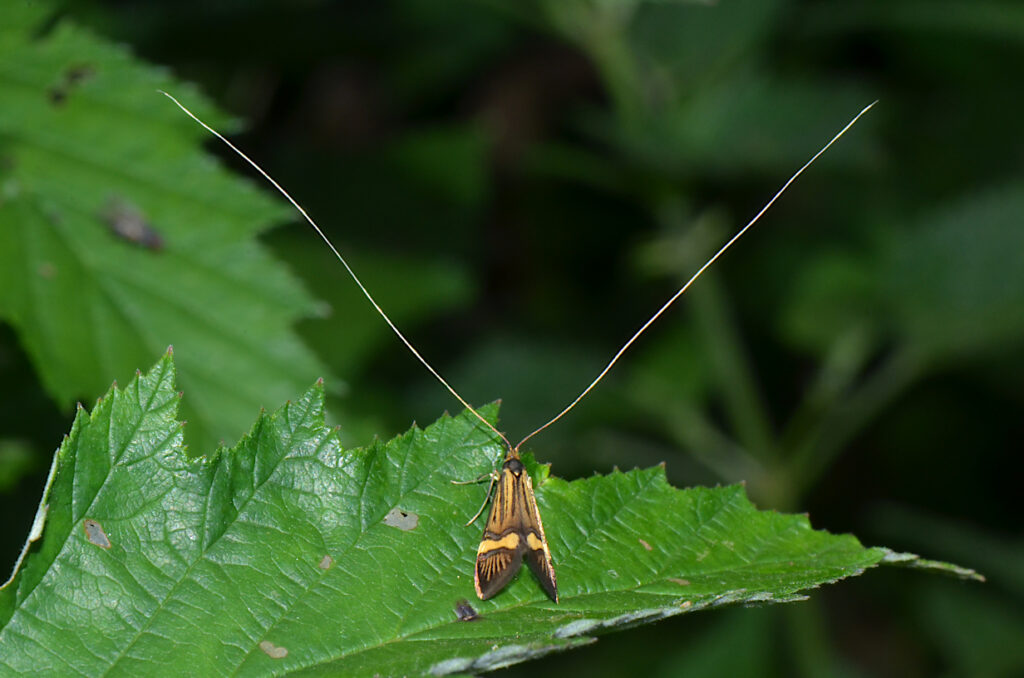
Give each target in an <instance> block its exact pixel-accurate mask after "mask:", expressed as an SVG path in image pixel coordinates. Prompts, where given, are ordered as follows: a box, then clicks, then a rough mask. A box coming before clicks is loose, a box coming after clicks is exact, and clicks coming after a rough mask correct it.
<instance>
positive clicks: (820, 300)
mask: <svg viewBox="0 0 1024 678" xmlns="http://www.w3.org/2000/svg"><path fill="white" fill-rule="evenodd" d="M793 289H794V292H793V294H792V295H790V297H789V298H788V299H786V300H785V301H786V305H785V307H784V309H783V312H782V313H781V314H780V316H779V320H778V326H779V331H780V332H781V334H782V336H783V337H784V338H785V339H786V341H787V342H788V343H790V344H791V345H793V346H797V347H799V348H802V349H804V350H808V351H811V352H813V353H815V354H818V355H823V354H824V353H825V352H826V351H827V350H828V349H829V348H830V347H831V346H833V345H834V344H835V342H836V340H837V338H839V337H841V336H843V335H845V334H848V333H851V332H856V333H858V334H863V335H866V336H869V337H877V336H878V335H879V334H883V333H885V332H887V331H888V330H889V329H890V325H889V322H888V319H887V318H880V317H879V316H878V297H879V296H880V294H881V291H880V290H879V281H878V275H877V271H875V270H874V268H873V267H872V263H871V262H870V261H868V260H867V259H866V258H865V257H857V256H854V255H852V254H849V253H839V252H822V253H821V254H818V255H816V256H815V257H814V258H813V259H812V260H810V261H808V262H807V264H806V265H805V266H804V267H803V268H802V269H801V270H800V271H799V273H798V279H797V281H796V282H795V283H794V284H793Z"/></svg>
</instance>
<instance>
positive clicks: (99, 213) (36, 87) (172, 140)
mask: <svg viewBox="0 0 1024 678" xmlns="http://www.w3.org/2000/svg"><path fill="white" fill-rule="evenodd" d="M16 4H18V5H24V4H26V3H16ZM26 21H27V20H26ZM18 35H19V34H17V33H14V32H5V33H4V34H3V36H0V37H2V39H0V101H3V102H4V104H3V106H2V107H0V318H2V319H3V320H5V321H7V322H9V323H10V324H11V325H12V326H13V327H14V328H15V329H16V330H17V332H18V334H19V337H20V340H21V342H22V344H23V345H24V347H25V349H26V352H27V353H28V354H29V356H30V357H31V359H32V362H33V364H34V365H35V368H36V370H37V371H38V373H39V374H40V378H41V380H42V382H43V384H44V385H45V387H46V389H47V391H48V392H49V393H50V394H51V396H52V397H53V398H54V399H56V400H57V401H58V402H59V403H61V404H62V405H65V406H70V404H71V403H73V402H74V400H75V399H78V398H88V399H92V398H94V397H96V396H97V395H98V394H100V393H102V392H103V391H104V390H105V389H106V388H107V387H108V386H109V385H110V380H111V379H112V378H115V377H117V378H121V379H127V378H129V377H130V376H131V374H132V372H133V371H134V370H135V369H136V368H137V367H138V366H139V365H145V364H148V363H149V362H150V361H151V360H152V356H153V355H154V354H157V353H159V352H161V351H163V350H165V349H166V348H167V346H169V345H172V344H173V345H175V346H176V347H177V348H178V349H179V352H180V355H181V360H180V368H181V372H180V379H181V384H182V386H183V387H184V388H186V389H187V390H188V392H189V402H188V404H187V405H186V414H187V416H188V418H189V420H190V421H191V422H192V426H191V427H190V429H189V437H190V439H191V440H193V441H194V442H196V443H199V444H201V446H202V447H211V446H212V445H213V444H214V443H215V442H216V440H218V439H220V438H224V437H226V436H229V435H230V436H231V437H232V438H234V437H236V436H237V435H239V434H240V433H241V432H242V431H244V430H245V427H246V426H247V425H248V423H249V422H250V421H251V420H252V417H253V416H254V415H255V414H256V412H258V410H259V408H260V407H261V406H262V405H264V404H273V403H278V402H281V401H283V400H284V399H285V398H287V397H289V396H290V395H292V394H294V393H297V392H300V391H301V390H302V389H303V388H304V387H305V386H306V385H307V384H309V383H310V382H311V381H312V380H313V379H315V378H316V377H318V376H322V375H324V374H325V373H326V370H325V369H324V368H323V366H322V365H321V364H320V363H319V362H318V361H317V359H316V358H315V357H314V356H313V355H312V354H311V353H310V352H309V351H308V350H307V349H306V348H305V347H304V346H302V344H301V343H300V342H299V341H298V339H297V338H296V337H295V335H294V334H293V333H292V331H291V329H290V326H291V325H292V324H293V323H294V322H295V321H296V320H297V319H298V318H300V317H302V316H305V315H310V314H311V313H312V312H313V309H314V305H313V303H312V300H311V299H310V298H309V296H308V295H307V294H306V293H305V292H303V290H302V289H301V288H300V287H299V285H298V284H297V283H296V282H295V280H293V278H292V277H291V275H290V274H289V273H288V272H286V271H285V270H284V269H283V268H282V267H281V266H280V265H278V264H276V263H275V262H274V261H273V260H272V259H271V258H270V256H269V255H268V254H267V252H266V251H265V249H264V248H263V247H262V246H261V245H259V244H258V243H257V241H256V240H255V236H256V235H257V234H258V233H259V232H261V231H263V230H265V229H266V228H268V227H269V226H270V225H271V224H273V223H274V222H280V221H282V220H284V219H285V218H286V215H289V213H288V212H287V211H286V210H285V209H284V208H283V207H282V206H281V205H280V204H278V203H276V202H274V201H272V200H270V199H269V198H267V197H266V196H265V195H264V194H263V193H260V192H258V191H257V190H255V189H254V188H253V187H252V186H251V185H249V184H248V183H246V182H243V181H240V180H238V179H237V178H234V177H232V176H231V175H229V174H228V173H227V172H225V171H224V170H223V169H222V168H221V167H219V166H218V165H216V164H215V163H213V162H211V159H210V158H209V157H208V156H207V155H206V154H205V153H203V152H202V151H201V149H200V148H199V144H200V142H201V141H204V140H206V139H207V136H206V135H205V132H204V131H203V130H202V129H201V128H198V127H197V126H196V125H194V124H193V123H191V121H189V120H188V119H187V118H184V117H183V116H182V115H181V113H180V111H178V110H177V109H176V108H175V107H174V106H172V105H169V104H168V102H167V100H166V99H165V98H164V97H162V96H160V95H159V94H158V93H157V91H156V90H157V89H158V88H162V89H167V90H169V91H174V92H175V93H177V94H179V95H181V96H182V97H183V98H184V99H186V100H187V101H188V102H189V105H190V106H193V107H195V110H197V111H198V112H199V113H200V114H201V115H203V116H204V117H206V118H207V119H209V120H211V121H212V122H214V123H215V124H218V125H221V126H223V125H224V124H226V123H227V122H228V121H226V120H225V118H224V116H223V115H222V114H218V113H217V112H216V111H214V110H212V108H211V106H210V105H209V104H207V103H206V102H205V101H203V100H202V99H201V98H199V97H198V96H197V95H196V94H194V92H192V90H191V88H189V87H186V86H183V85H181V84H179V83H177V82H175V81H174V80H172V79H171V78H170V77H169V76H168V75H167V74H166V73H165V72H163V71H161V70H159V69H155V68H152V67H149V66H146V65H144V64H142V63H141V62H139V61H137V60H135V59H134V58H132V57H131V55H129V54H128V53H127V52H126V51H124V50H123V49H121V48H117V47H113V46H111V45H110V44H108V43H105V42H103V41H101V40H99V39H97V38H96V37H94V36H92V35H91V34H89V33H88V32H86V31H83V30H81V29H79V28H76V27H75V26H73V25H71V24H67V23H65V24H61V25H59V26H58V27H56V28H55V29H53V30H52V31H50V32H49V33H48V34H46V35H45V36H44V37H42V38H39V39H31V40H30V39H29V38H27V37H24V36H21V38H22V39H20V40H19V39H17V37H18ZM132 228H134V229H135V231H136V232H137V234H136V235H133V234H132V232H131V230H130V229H132ZM119 233H120V235H119Z"/></svg>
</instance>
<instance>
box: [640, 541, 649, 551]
mask: <svg viewBox="0 0 1024 678" xmlns="http://www.w3.org/2000/svg"><path fill="white" fill-rule="evenodd" d="M638 541H639V542H640V545H641V546H643V547H644V548H645V549H647V550H648V551H651V550H652V549H651V545H650V544H648V543H647V542H645V541H644V540H643V539H639V540H638Z"/></svg>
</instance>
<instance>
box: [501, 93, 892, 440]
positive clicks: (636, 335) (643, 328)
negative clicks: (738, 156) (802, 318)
mask: <svg viewBox="0 0 1024 678" xmlns="http://www.w3.org/2000/svg"><path fill="white" fill-rule="evenodd" d="M877 103H878V101H877V100H875V101H873V102H871V103H870V104H868V105H867V106H865V107H864V109H863V110H862V111H861V112H860V113H858V114H857V115H855V116H853V119H852V120H850V122H848V123H846V126H845V127H843V128H842V129H841V130H839V132H838V133H837V134H836V135H835V136H834V137H832V139H831V140H830V141H829V142H828V143H827V144H825V145H824V146H822V147H821V150H819V151H818V152H817V153H815V154H814V156H813V157H812V158H811V159H810V160H808V161H807V162H806V163H804V165H803V167H801V168H800V169H798V170H797V171H796V172H795V173H794V174H793V176H791V177H790V178H789V180H788V181H786V183H784V184H783V185H782V188H780V189H779V190H778V191H776V193H775V195H773V196H772V198H771V200H769V201H768V202H766V203H765V204H764V207H762V208H761V210H760V211H759V212H758V213H757V214H755V215H754V218H753V219H751V220H750V221H749V222H747V225H746V226H744V227H743V228H741V229H740V230H738V231H737V232H736V234H735V235H733V236H732V238H730V239H729V240H728V242H726V243H725V244H724V245H722V247H721V248H719V250H718V251H717V252H715V253H714V255H712V256H711V258H710V259H708V260H707V261H706V262H704V265H703V266H701V267H700V268H699V269H697V272H696V273H694V274H693V276H692V277H691V278H690V279H689V280H687V281H686V284H685V285H683V286H682V287H680V288H679V290H677V291H676V293H675V294H673V295H672V296H671V297H670V298H669V300H668V301H666V302H665V303H664V304H663V305H662V307H661V308H659V309H658V310H657V311H656V312H655V313H654V315H652V316H651V317H650V318H648V319H647V322H645V323H644V324H643V325H641V326H640V329H638V330H637V331H636V332H635V333H634V334H633V336H632V337H630V338H629V340H628V341H627V342H626V343H625V344H623V345H622V348H620V349H619V350H618V352H617V353H616V354H615V355H614V356H613V357H612V359H611V360H610V361H609V362H608V364H607V365H605V366H604V369H603V370H601V372H600V374H598V375H597V377H596V378H595V379H594V381H592V382H590V385H589V386H587V387H586V388H585V389H583V392H582V393H580V394H579V395H578V396H576V399H575V400H573V401H572V402H571V403H569V404H568V405H567V406H566V408H565V409H564V410H562V411H561V412H559V413H558V414H556V415H555V416H554V418H553V419H551V421H549V422H548V423H546V424H544V425H543V426H541V427H540V428H538V429H537V430H535V431H534V432H533V433H531V434H530V435H528V436H526V437H525V438H523V439H522V440H521V441H519V444H518V445H516V446H515V450H516V452H518V451H519V448H520V447H522V445H523V443H525V442H526V441H527V440H529V439H530V438H532V437H534V436H535V435H537V434H538V433H540V432H541V431H543V430H544V429H546V428H547V427H548V426H551V425H552V424H554V423H555V422H556V421H558V420H559V419H561V418H562V417H564V416H565V415H566V414H568V413H569V410H571V409H572V408H574V407H576V405H577V404H578V403H579V402H580V401H581V400H583V398H584V397H586V395H587V394H588V393H590V391H591V390H593V388H594V387H595V386H597V385H598V383H599V382H600V381H601V380H602V379H604V376H605V375H606V374H608V372H609V371H610V370H611V369H612V367H613V366H614V365H615V363H617V362H618V361H619V358H621V357H622V354H623V353H625V352H626V351H627V350H628V349H629V347H630V346H632V345H633V342H635V341H636V340H637V339H638V338H639V337H640V335H641V334H643V333H644V332H645V331H647V328H648V327H650V326H651V325H653V324H654V321H655V320H657V319H658V318H660V317H661V314H662V313H664V312H665V311H667V310H668V307H669V306H671V305H672V304H673V303H675V301H676V299H678V298H679V297H681V296H683V293H685V292H686V290H688V289H690V285H692V284H693V283H694V282H696V281H697V278H699V277H701V275H703V274H704V271H706V270H707V269H708V268H709V267H710V266H711V264H713V263H715V261H717V260H718V258H719V257H721V256H722V255H723V254H725V251H726V250H728V249H729V248H730V247H732V245H733V243H735V242H736V241H737V240H739V239H740V238H741V237H742V236H743V234H744V233H746V232H747V230H748V229H749V228H750V227H751V226H753V225H754V224H756V223H757V221H758V220H759V219H760V218H761V217H762V216H763V215H764V213H765V212H767V211H768V208H770V207H771V206H772V204H773V203H774V202H775V201H776V200H778V199H779V197H780V196H781V195H782V194H783V193H785V192H786V189H787V188H789V185H790V184H792V183H793V182H794V181H796V178H797V177H799V176H800V175H801V174H803V173H804V170H805V169H807V168H808V167H810V166H811V164H812V163H814V161H815V160H817V159H818V157H819V156H821V154H822V153H824V152H825V151H827V150H828V149H829V147H830V146H831V145H832V144H834V143H835V142H837V141H839V138H840V137H841V136H843V135H844V134H846V131H847V130H849V129H850V128H851V127H853V125H854V123H856V122H857V121H858V120H860V118H861V116H862V115H864V114H865V113H867V112H868V111H869V110H871V108H872V107H873V106H874V105H875V104H877Z"/></svg>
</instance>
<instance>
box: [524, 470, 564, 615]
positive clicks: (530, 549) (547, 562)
mask: <svg viewBox="0 0 1024 678" xmlns="http://www.w3.org/2000/svg"><path fill="white" fill-rule="evenodd" d="M523 483H524V485H525V492H524V494H525V495H526V504H527V507H528V513H529V525H528V527H527V528H526V529H525V530H524V535H525V537H526V539H525V542H526V543H525V546H526V564H527V565H529V566H530V569H531V570H532V571H533V574H534V575H536V577H537V579H538V580H540V585H541V587H542V588H543V589H544V592H545V593H547V594H548V597H549V598H551V600H553V601H555V602H556V603H557V602H558V583H557V581H556V580H555V568H554V567H553V566H552V564H551V551H550V549H548V540H547V537H545V536H544V524H543V523H542V522H541V520H540V511H538V510H537V500H536V499H535V498H534V496H533V482H532V481H531V480H530V476H529V474H527V473H524V474H523Z"/></svg>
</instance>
